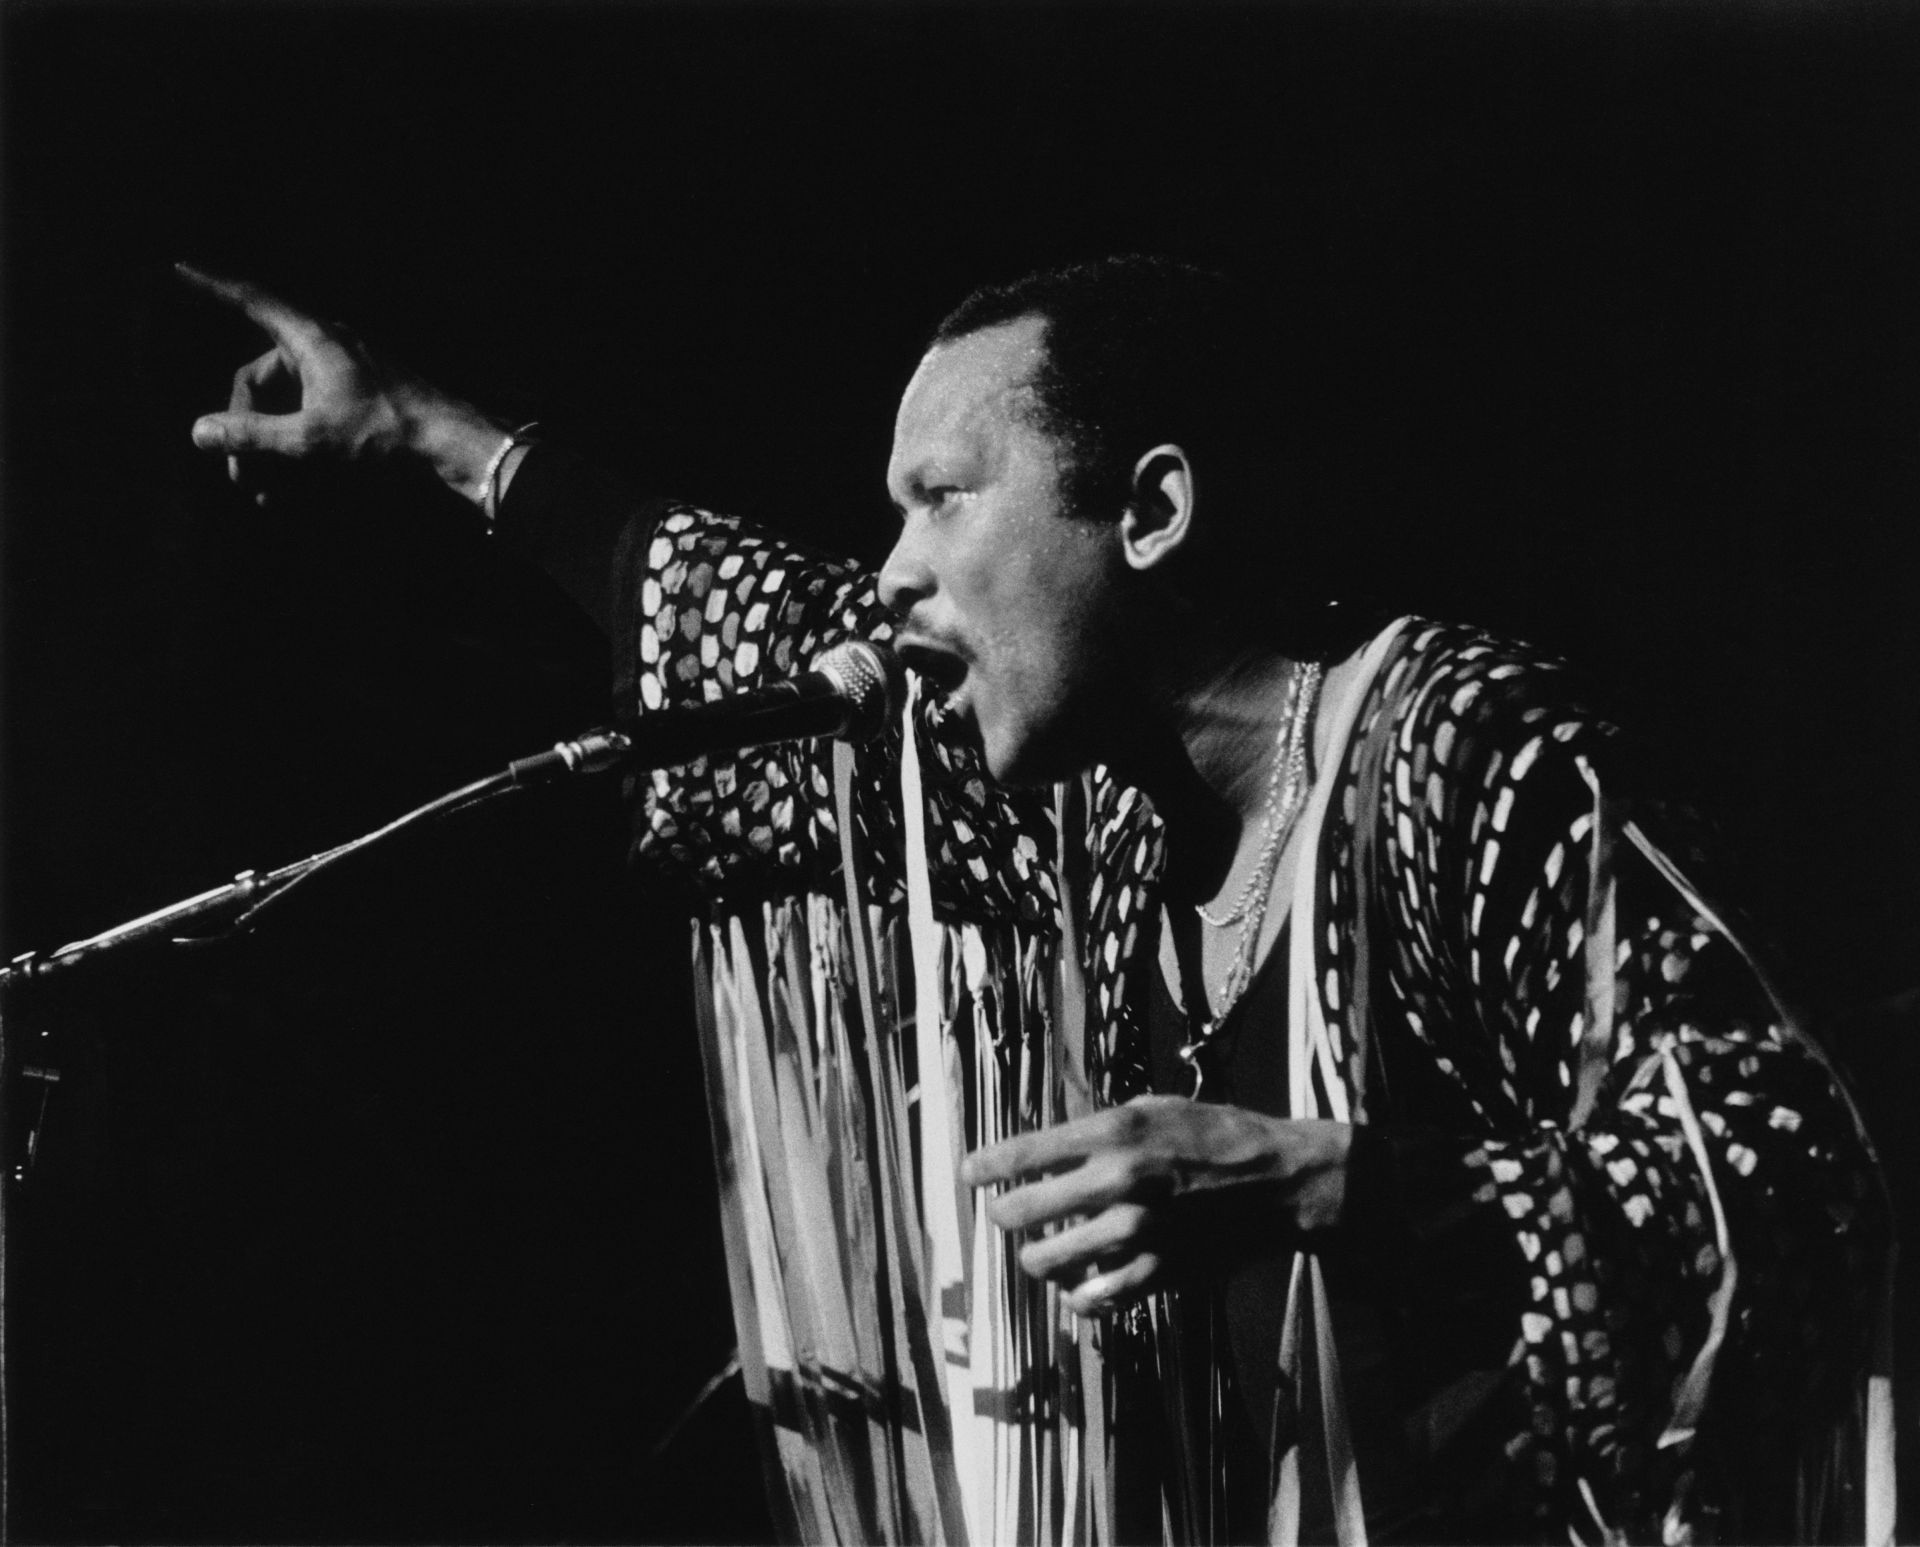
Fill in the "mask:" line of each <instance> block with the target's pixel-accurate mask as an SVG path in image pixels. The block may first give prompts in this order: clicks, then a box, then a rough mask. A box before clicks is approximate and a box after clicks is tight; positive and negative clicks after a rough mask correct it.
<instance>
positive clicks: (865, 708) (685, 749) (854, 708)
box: [507, 639, 901, 784]
mask: <svg viewBox="0 0 1920 1547" xmlns="http://www.w3.org/2000/svg"><path fill="white" fill-rule="evenodd" d="M900 691H901V670H900V662H899V660H898V659H897V658H896V657H895V655H894V653H893V652H892V651H891V650H889V649H887V648H886V647H885V646H884V645H876V644H872V643H870V642H869V641H867V640H863V639H850V640H848V641H846V642H845V643H843V644H837V645H834V646H833V647H832V648H831V649H828V650H823V651H822V652H821V653H820V654H819V655H817V656H815V657H814V661H813V669H812V670H811V671H808V672H806V673H804V674H803V675H801V676H798V677H788V678H785V679H783V680H782V681H779V682H775V683H771V684H769V685H768V686H766V687H763V688H754V689H751V690H750V691H748V692H745V693H734V694H732V695H730V696H729V697H726V698H719V699H715V700H714V701H713V702H711V703H706V704H689V705H686V706H684V707H681V708H675V709H661V710H658V711H656V712H655V713H653V714H647V715H641V716H640V717H639V718H637V719H634V720H628V721H624V722H623V723H621V724H620V725H618V726H601V727H599V728H598V729H596V730H590V731H587V732H585V733H583V734H582V735H580V736H577V737H575V738H574V739H573V740H571V741H562V742H557V743H556V744H555V745H554V746H553V748H552V749H551V750H550V751H547V752H538V753H535V754H534V755H533V756H532V757H523V758H520V759H518V760H517V761H515V762H512V763H509V764H508V765H507V776H508V778H509V779H510V781H511V782H512V783H514V784H532V783H538V782H540V781H543V780H546V779H554V778H558V777H560V776H561V775H563V774H570V773H599V772H600V771H601V770H603V769H608V768H618V767H620V766H622V765H623V764H627V763H638V764H639V765H641V766H642V767H644V768H672V767H675V766H676V765H678V764H680V763H687V762H691V761H692V760H693V759H694V758H696V757H699V756H700V755H701V754H702V753H705V752H734V751H738V750H739V749H741V748H742V747H758V746H764V745H766V744H767V743H768V742H772V741H800V740H804V739H806V738H807V737H810V736H834V737H837V738H839V739H840V740H842V741H866V740H868V739H869V738H870V737H872V736H873V735H875V734H876V733H877V732H878V731H879V730H880V729H881V727H882V726H884V725H885V724H886V723H887V721H888V720H889V719H890V718H892V716H893V715H894V714H895V713H896V712H897V711H898V709H899V706H900Z"/></svg>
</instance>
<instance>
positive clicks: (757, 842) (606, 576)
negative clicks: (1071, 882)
mask: <svg viewBox="0 0 1920 1547" xmlns="http://www.w3.org/2000/svg"><path fill="white" fill-rule="evenodd" d="M500 536H501V538H502V539H503V541H506V542H508V543H509V544H511V545H512V546H513V547H514V548H515V549H516V550H518V551H519V552H521V553H523V554H525V555H526V556H528V557H530V558H532V559H534V560H535V561H536V562H539V563H540V564H542V565H543V567H545V568H546V569H547V570H548V572H549V573H550V574H552V575H553V576H554V578H555V579H556V580H557V581H559V583H560V584H561V585H562V586H563V587H564V588H565V589H567V590H568V591H569V592H570V593H571V594H573V595H574V597H575V599H576V600H578V601H579V602H580V603H581V605H582V606H583V607H584V608H585V609H586V610H587V611H588V613H589V614H590V615H591V616H593V617H594V618H595V619H596V620H597V621H598V622H599V623H600V624H601V626H602V627H603V628H604V629H605V630H606V631H607V632H608V634H609V636H610V638H611V640H612V645H613V652H614V679H615V687H614V693H615V705H614V709H615V713H616V714H617V715H622V716H627V715H644V714H651V713H659V712H661V711H668V710H671V709H673V708H675V707H678V706H682V705H688V704H695V703H702V702H710V701H712V700H715V699H719V698H723V697H725V696H726V695H728V694H730V693H735V692H743V691H749V690H751V689H753V688H756V687H760V686H763V685H765V684H768V683H771V682H775V681H777V680H779V679H780V678H782V677H786V676H791V675H793V674H795V673H797V672H802V671H805V670H806V669H807V667H808V665H809V664H810V662H811V661H812V660H813V658H814V657H815V656H816V655H817V654H818V653H819V652H820V651H822V650H824V649H826V648H827V647H829V646H830V645H833V644H835V643H837V642H839V641H841V640H843V639H847V638H853V637H859V638H866V639H874V640H878V641H882V642H884V641H885V640H887V639H889V638H890V637H891V635H892V623H891V619H890V616H889V614H888V613H887V611H886V609H885V608H884V607H883V606H882V605H881V603H880V602H879V600H878V598H877V596H876V595H875V590H874V582H873V578H872V577H871V576H870V575H868V574H867V573H866V572H864V571H863V570H862V569H861V568H860V567H859V566H858V565H855V564H852V563H849V562H846V561H844V560H839V559H835V558H831V557H829V556H827V555H824V554H820V553H817V552H815V551H813V550H812V549H810V548H808V547H806V546H805V545H803V544H800V543H796V542H793V541H790V540H788V539H785V538H782V537H780V536H778V535H776V534H774V533H772V532H769V531H766V530H763V529H761V528H757V527H755V526H753V525H751V524H749V523H747V522H743V521H740V520H738V519H736V518H734V517H730V516H724V515H719V514H715V513H714V512H711V511H706V510H702V509H700V508H698V507H696V506H693V505H688V504H683V503H676V502H674V501H671V500H657V499H646V498H643V497H641V496H639V495H638V494H637V493H636V492H635V491H634V490H632V489H631V488H630V487H628V486H626V485H625V484H623V483H622V482H621V481H620V480H619V479H618V477H617V476H615V475H611V474H609V473H607V472H605V471H604V470H602V469H599V468H597V467H595V466H594V465H593V464H592V463H590V462H588V461H587V460H585V459H583V458H581V457H579V456H577V455H575V454H574V453H572V452H570V451H567V450H565V449H564V448H559V447H553V446H541V447H539V448H537V449H536V450H535V451H533V452H530V453H529V454H528V456H527V458H526V460H525V461H524V462H523V463H522V464H521V466H520V468H519V470H518V472H517V473H516V475H515V477H514V480H513V483H512V485H511V487H510V489H509V491H508V495H507V499H506V501H505V502H504V504H503V507H502V510H501V524H500ZM915 725H916V739H917V743H918V745H919V747H920V749H921V766H922V776H923V783H924V786H925V789H926V793H927V803H928V819H927V832H928V842H929V845H930V847H931V849H932V853H931V855H930V860H931V869H932V874H933V880H934V900H935V905H936V908H937V910H938V911H940V912H941V913H943V914H944V915H945V916H948V917H959V918H970V919H993V920H1001V921H1007V922H1011V923H1013V924H1015V925H1017V926H1022V927H1028V928H1040V927H1048V926H1050V924H1051V922H1052V917H1053V906H1054V901H1053V899H1054V889H1053V876H1052V858H1053V845H1052V832H1051V826H1050V823H1049V822H1048V820H1047V818H1046V812H1045V807H1044V803H1043V802H1042V801H1041V799H1040V798H1039V797H1037V796H1034V795H1030V794H1025V793H1021V792H1013V791H1008V790H1006V789H1003V788H1002V787H1000V786H998V785H996V784H994V783H993V781H992V780H991V779H990V778H989V777H988V775H987V773H986V770H985V767H984V765H983V763H982V760H981V757H980V754H979V751H978V748H977V746H976V745H975V743H974V742H973V740H972V738H971V736H970V734H969V730H968V727H967V726H966V725H965V724H964V723H963V722H962V721H960V720H959V719H958V717H956V716H953V715H951V714H949V713H948V712H947V710H946V709H945V707H944V705H943V704H942V703H941V702H939V701H938V700H932V699H929V700H926V701H923V702H922V703H921V704H920V705H919V707H918V709H917V710H916V715H915ZM899 753H900V732H899V731H898V729H890V730H889V731H888V732H887V733H886V734H885V735H884V736H882V737H881V738H879V739H878V741H877V742H876V743H875V744H874V745H873V746H871V747H869V748H867V749H865V750H864V752H863V754H862V756H861V758H860V760H859V777H858V779H857V782H856V787H855V799H854V816H855V822H856V824H857V826H858V828H859V829H860V831H859V834H858V838H859V842H860V843H861V844H862V845H863V848H864V851H865V852H866V853H867V854H869V855H870V856H871V857H872V861H873V866H872V869H873V881H874V885H875V887H876V889H877V891H878V893H879V897H878V900H880V901H883V902H892V901H897V900H898V899H899V897H900V895H901V891H902V886H903V882H902V879H901V865H900V854H899V850H900V824H899V819H898V809H897V808H898V790H899V782H898V765H899ZM831 767H832V765H831V747H830V743H827V742H824V741H802V742H791V743H786V744H782V745H777V746H771V747H759V748H752V749H748V750H746V751H743V752H740V753H738V754H733V755H715V756H709V757H701V758H697V759H695V760H694V761H692V762H690V763H687V764H685V765H682V766H680V767H677V768H661V769H649V770H641V771H638V772H635V773H632V774H629V775H628V778H627V793H628V796H629V800H630V804H631V807H632V810H633V814H634V816H633V820H634V841H633V851H634V857H635V859H636V862H637V863H639V864H640V865H641V866H642V867H643V868H644V869H646V870H649V871H651V872H652V873H654V874H655V875H656V876H658V877H660V878H662V879H663V880H665V881H666V882H668V883H669V884H671V885H673V886H675V887H677V888H679V889H681V890H683V891H685V892H687V893H689V894H691V895H692V896H693V897H695V898H696V899H700V900H704V901H706V902H713V901H718V900H741V899H745V898H754V897H764V896H771V895H796V894H798V893H800V892H804V891H807V890H828V889H830V888H831V887H832V886H833V885H834V884H835V878H836V876H837V874H838V870H839V863H840V860H839V852H840V851H839V836H838V828H837V818H836V814H835V810H834V801H833V793H832V790H833V786H832V774H831Z"/></svg>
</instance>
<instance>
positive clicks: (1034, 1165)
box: [960, 1107, 1126, 1187]
mask: <svg viewBox="0 0 1920 1547" xmlns="http://www.w3.org/2000/svg"><path fill="white" fill-rule="evenodd" d="M1125 1111H1126V1108H1125V1107H1115V1108H1112V1109H1111V1110H1109V1111H1105V1112H1095V1113H1094V1114H1092V1115H1091V1116H1090V1117H1077V1118H1075V1119H1073V1120H1072V1121H1071V1122H1065V1123H1057V1124H1055V1125H1054V1126H1053V1127H1051V1128H1038V1129H1035V1130H1034V1131H1033V1132H1032V1133H1019V1134H1015V1135H1014V1136H1013V1137H1012V1138H1011V1139H1002V1140H1001V1141H1000V1142H999V1143H998V1144H989V1145H987V1146H986V1147H985V1148H984V1149H977V1150H975V1151H974V1152H973V1153H972V1154H971V1155H969V1156H967V1158H966V1159H965V1160H964V1161H962V1162H961V1165H960V1180H961V1181H963V1182H965V1183H966V1184H967V1186H969V1187H991V1186H993V1185H994V1184H995V1183H996V1182H1011V1181H1013V1180H1014V1179H1015V1178H1016V1177H1021V1176H1027V1175H1030V1174H1032V1173H1033V1172H1036V1171H1054V1170H1058V1169H1059V1168H1060V1167H1062V1166H1065V1165H1071V1164H1073V1163H1074V1162H1076V1161H1081V1160H1085V1159H1086V1158H1087V1157H1088V1156H1089V1155H1091V1154H1093V1153H1094V1152H1095V1151H1096V1150H1101V1149H1105V1148H1107V1147H1108V1146H1109V1145H1111V1144H1112V1143H1113V1141H1114V1139H1115V1137H1116V1134H1115V1131H1114V1124H1115V1119H1116V1118H1117V1117H1118V1116H1119V1114H1121V1113H1124V1112H1125Z"/></svg>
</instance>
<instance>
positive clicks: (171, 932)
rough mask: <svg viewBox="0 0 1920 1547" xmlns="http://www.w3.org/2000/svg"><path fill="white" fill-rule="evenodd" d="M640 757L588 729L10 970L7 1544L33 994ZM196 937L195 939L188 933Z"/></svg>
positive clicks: (239, 929)
mask: <svg viewBox="0 0 1920 1547" xmlns="http://www.w3.org/2000/svg"><path fill="white" fill-rule="evenodd" d="M632 751H633V742H632V739H631V737H629V735H628V734H627V733H626V732H624V731H620V730H615V729H600V730H593V731H588V732H586V733H585V734H584V735H582V736H579V737H577V738H576V739H574V740H572V741H562V742H559V743H556V744H555V745H554V746H553V747H552V748H551V749H550V750H548V751H545V752H539V753H535V754H534V755H533V756H532V757H523V758H517V759H515V760H514V761H513V762H511V763H509V764H508V765H507V766H506V768H505V769H504V770H503V771H502V772H500V773H497V774H490V775H489V776H488V777H486V778H484V779H476V780H475V781H474V782H473V783H471V784H466V785H462V786H461V787H460V788H459V789H457V790H452V791H449V792H448V793H447V794H445V795H442V796H440V797H439V798H438V799H435V800H430V801H428V802H427V803H426V804H425V805H424V806H417V807H415V808H414V809H413V810H412V811H409V812H407V813H406V814H405V815H404V816H400V817H396V818H395V819H394V820H393V821H391V822H388V823H386V824H385V825H384V826H381V827H376V828H375V829H374V830H373V831H372V832H368V833H363V834H361V836H360V837H358V838H354V839H351V840H349V841H348V842H346V843H342V844H336V845H335V846H334V847H333V848H331V849H323V850H322V851H321V852H320V853H318V854H310V855H308V856H307V857H306V858H305V859H300V860H295V861H294V862H293V863H292V864H290V865H282V866H281V867H280V868H279V869H277V870H269V871H267V872H266V873H265V874H264V875H263V874H261V873H259V872H257V871H253V870H243V871H241V872H240V873H239V874H238V875H237V876H235V877H234V878H233V879H232V880H231V881H229V882H228V883H227V884H226V885H225V886H216V887H214V888H212V889H211V890H209V891H204V892H197V893H195V894H194V895H193V896H191V897H185V898H182V899H181V900H180V901H178V902H174V903H169V904H168V905H167V906H166V907H164V908H156V909H155V910H154V911H153V912H151V913H143V914H141V915H140V916H139V917H138V918H134V919H128V920H127V921H126V922H125V923H123V924H116V925H114V926H113V927H112V928H111V929H106V930H102V931H101V932H100V933H99V934H97V935H89V936H87V937H86V938H85V939H83V940H75V941H72V942H70V943H68V944H66V945H63V946H59V947H57V948H56V949H54V950H51V951H46V952H39V951H27V952H24V953H22V954H21V955H19V956H16V957H15V958H14V959H13V960H12V961H11V962H9V963H8V964H7V965H6V966H5V967H0V1547H7V1544H8V1543H11V1542H12V1540H13V1534H12V1503H13V1498H12V1479H13V1467H12V1448H11V1440H12V1434H11V1427H10V1421H11V1417H12V1413H11V1391H12V1387H11V1383H10V1379H9V1371H8V1366H7V1345H8V1336H7V1333H8V1324H7V1318H8V1298H7V1291H8V1288H9V1283H8V1279H9V1269H10V1262H9V1257H8V1247H9V1246H10V1244H11V1241H12V1237H11V1235H10V1233H9V1231H8V1224H9V1218H8V1216H9V1214H10V1212H11V1206H12V1204H13V1202H14V1201H15V1195H16V1194H17V1193H18V1192H19V1191H20V1190H21V1189H23V1188H24V1187H25V1185H26V1182H27V1180H28V1177H29V1175H30V1174H31V1172H32V1168H33V1160H34V1155H35V1153H36V1151H37V1150H38V1148H39V1144H40V1133H41V1129H42V1128H43V1127H44V1125H45V1122H46V1115H47V1107H48V1104H49V1101H50V1099H51V1097H52V1094H53V1088H54V1086H56V1085H57V1084H59V1082H60V1071H59V1069H58V1068H57V1067H55V1066H54V1064H53V1063H52V1062H51V1061H50V1058H51V1054H52V1051H53V1032H52V1030H51V1028H50V1027H48V1026H47V1025H45V1024H43V1023H40V1022H39V1018H38V1017H37V1016H29V1017H22V1015H21V1014H20V1011H21V1008H22V1001H23V999H24V998H25V996H26V994H27V992H28V990H29V989H30V987H33V986H37V985H38V984H40V983H43V982H45V981H46V980H48V979H50V978H54V977H58V976H61V975H63V974H65V973H68V972H71V971H73V970H74V969H75V968H78V967H81V966H83V965H84V964H86V963H88V962H92V961H95V960H96V959H98V958H101V957H105V956H109V955H113V954H115V953H117V952H119V951H122V950H124V949H126V948H127V947H130V946H135V945H139V944H143V943H147V942H156V941H164V942H166V943H167V944H170V945H179V946H198V945H211V944H213V943H215V942H217V941H220V940H226V939H232V938H235V937H236V936H239V935H242V934H246V933H248V932H249V931H251V930H252V929H253V927H254V925H255V923H256V922H257V920H258V919H259V917H260V915H261V914H262V913H263V912H264V911H265V910H266V909H267V908H268V907H269V906H271V905H274V904H277V903H279V902H280V901H281V900H282V899H283V898H284V897H285V896H286V895H287V893H289V892H290V891H292V890H293V888H294V887H295V886H297V885H299V884H300V883H301V882H303V881H306V880H307V879H309V878H310V877H312V876H314V875H316V874H318V873H319V872H320V871H322V870H325V869H327V868H328V867H330V866H333V865H336V864H338V863H340V861H342V860H344V859H347V858H349V857H350V856H352V855H355V854H359V853H361V852H363V851H364V850H366V849H369V848H372V847H373V846H374V845H375V844H377V843H380V842H382V841H383V840H385V839H387V838H391V837H393V836H394V835H395V834H397V833H399V832H402V831H404V830H405V829H407V828H410V827H416V826H419V825H420V824H422V823H425V822H429V821H432V820H434V819H436V818H440V817H448V816H452V815H453V814H454V813H456V812H459V811H466V810H470V809H471V808H473V807H475V806H478V805H481V804H483V803H485V802H487V801H490V800H494V799H497V798H498V797H500V796H502V795H510V794H512V793H513V792H514V791H516V790H523V789H530V788H532V787H533V786H535V785H537V784H545V783H549V782H551V781H552V780H554V779H558V778H562V777H564V776H566V775H568V774H576V773H598V772H600V771H602V770H603V769H608V768H614V767H617V766H619V765H620V764H621V763H622V762H624V761H626V759H627V758H628V756H629V755H630V754H631V752H632ZM213 925H218V926H220V927H219V928H217V929H215V930H214V931H213V932H212V933H205V932H203V931H205V930H206V929H207V927H208V926H213ZM189 930H192V931H194V932H192V933H186V932H184V931H189ZM23 1018H24V1019H25V1020H26V1021H27V1024H26V1025H24V1026H23V1025H21V1024H20V1022H21V1021H22V1019H23ZM29 1082H31V1086H32V1088H31V1089H29V1088H28V1086H29Z"/></svg>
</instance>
